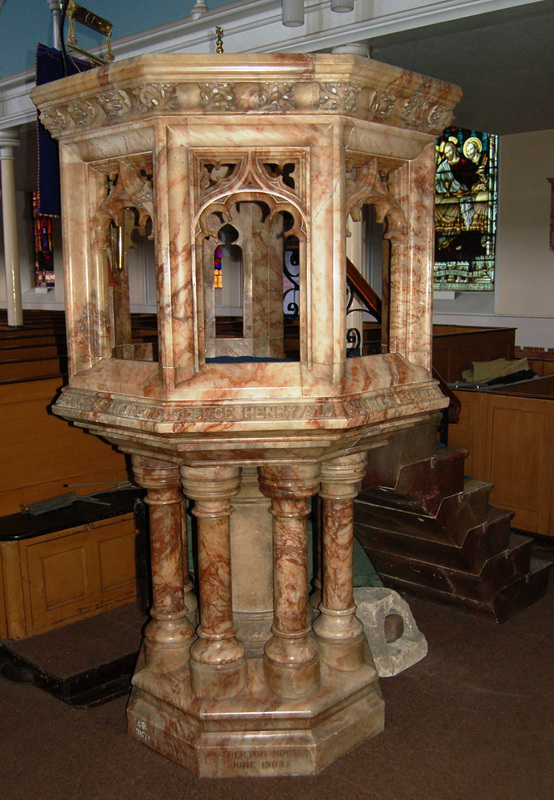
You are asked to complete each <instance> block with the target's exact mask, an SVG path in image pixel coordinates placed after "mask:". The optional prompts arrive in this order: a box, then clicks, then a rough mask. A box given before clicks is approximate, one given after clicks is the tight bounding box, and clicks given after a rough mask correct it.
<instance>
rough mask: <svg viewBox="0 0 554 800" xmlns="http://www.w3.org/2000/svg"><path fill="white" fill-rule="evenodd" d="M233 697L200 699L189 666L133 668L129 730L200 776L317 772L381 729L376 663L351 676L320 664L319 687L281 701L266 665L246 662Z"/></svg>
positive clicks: (255, 660) (253, 660)
mask: <svg viewBox="0 0 554 800" xmlns="http://www.w3.org/2000/svg"><path fill="white" fill-rule="evenodd" d="M247 663H248V678H247V685H246V687H245V688H244V690H243V691H242V692H241V693H240V695H238V696H237V697H233V698H229V699H227V700H217V701H216V700H211V701H210V700H201V699H198V698H195V697H194V696H193V694H192V692H191V688H190V676H189V672H188V670H187V669H181V670H176V671H175V672H173V673H171V674H166V675H159V674H158V675H157V674H154V673H152V672H150V671H149V670H148V669H146V668H145V667H142V668H141V667H140V666H139V668H138V671H137V672H136V673H135V677H134V679H133V684H134V688H133V692H132V694H131V699H130V701H129V706H128V709H127V719H128V726H129V733H130V734H131V736H133V737H134V738H136V739H139V740H140V741H142V742H143V743H144V744H146V745H148V746H149V747H151V748H152V749H153V750H155V751H157V752H158V753H161V754H162V755H163V756H165V757H166V758H170V759H171V760H173V761H176V762H177V763H179V764H181V765H182V766H183V767H185V768H186V769H188V770H190V771H191V772H193V773H194V774H196V775H197V776H198V777H203V778H230V777H238V776H286V775H289V776H290V775H315V774H316V773H318V772H320V771H321V770H322V769H324V768H325V767H327V766H328V765H329V764H331V763H332V762H333V761H335V760H336V759H337V758H340V757H341V756H343V755H345V754H346V753H347V752H349V751H350V750H351V749H352V748H353V747H355V746H356V745H358V744H359V743H360V742H362V741H364V740H365V739H369V738H370V737H372V736H375V735H377V734H378V733H381V732H382V730H383V728H384V702H383V699H382V696H381V692H380V689H379V683H378V679H377V674H376V671H375V668H374V667H373V661H372V658H371V655H370V653H369V648H367V651H366V663H365V664H364V666H362V667H361V668H360V669H358V670H356V671H355V672H341V671H338V670H335V669H332V668H331V667H328V666H326V665H325V664H322V665H321V687H320V690H319V691H318V693H317V694H314V695H311V696H310V697H308V698H303V699H302V700H298V699H296V700H283V699H280V698H278V697H276V695H274V694H273V693H272V692H271V691H270V690H269V689H268V688H267V686H266V684H265V681H264V676H263V660H262V659H261V658H248V659H247Z"/></svg>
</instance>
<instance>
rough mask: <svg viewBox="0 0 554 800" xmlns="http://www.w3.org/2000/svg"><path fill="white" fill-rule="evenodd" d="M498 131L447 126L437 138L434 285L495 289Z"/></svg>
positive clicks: (482, 289)
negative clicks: (481, 130)
mask: <svg viewBox="0 0 554 800" xmlns="http://www.w3.org/2000/svg"><path fill="white" fill-rule="evenodd" d="M497 152H498V137H497V136H496V135H495V134H491V133H481V132H478V131H473V130H469V129H465V128H447V129H446V130H445V131H444V132H443V134H442V136H441V137H440V138H439V139H438V140H437V147H436V157H437V168H436V180H435V279H434V288H435V290H445V289H446V290H454V291H457V292H460V291H461V292H468V291H474V292H475V291H478V292H486V291H492V290H493V289H494V259H495V239H496V207H497V169H498V167H497Z"/></svg>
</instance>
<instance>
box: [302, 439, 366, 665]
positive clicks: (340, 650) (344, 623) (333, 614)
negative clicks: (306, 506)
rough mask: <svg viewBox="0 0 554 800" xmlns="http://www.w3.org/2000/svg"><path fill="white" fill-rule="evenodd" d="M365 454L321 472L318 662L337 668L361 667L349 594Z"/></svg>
mask: <svg viewBox="0 0 554 800" xmlns="http://www.w3.org/2000/svg"><path fill="white" fill-rule="evenodd" d="M365 465H366V454H365V453H357V454H355V455H351V456H343V457H341V458H338V459H335V460H334V461H331V462H328V463H325V464H324V465H323V467H322V470H321V491H320V495H321V497H322V498H323V587H322V600H321V604H320V607H319V610H320V612H321V613H320V615H319V617H318V618H317V619H316V620H315V622H314V626H313V628H314V633H315V634H316V636H317V641H318V644H319V649H320V652H321V657H322V659H323V660H324V661H325V662H326V663H327V664H329V665H330V666H332V667H335V669H342V670H355V669H358V668H359V667H361V666H362V665H363V663H364V638H365V637H364V632H363V625H362V623H361V622H360V620H359V619H358V618H357V616H356V606H355V604H354V594H353V568H354V564H353V562H354V498H355V497H356V495H357V494H358V486H357V484H358V482H359V481H360V480H361V479H362V478H363V476H364V473H365Z"/></svg>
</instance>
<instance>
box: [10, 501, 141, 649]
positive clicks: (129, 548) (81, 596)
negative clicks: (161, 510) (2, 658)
mask: <svg viewBox="0 0 554 800" xmlns="http://www.w3.org/2000/svg"><path fill="white" fill-rule="evenodd" d="M135 596H136V580H135V525H134V516H133V514H132V513H131V514H124V515H122V516H118V517H115V518H113V517H112V518H111V519H106V520H101V521H99V522H94V523H89V524H86V525H80V526H78V527H74V528H69V529H66V530H60V531H55V532H52V533H48V534H45V535H42V536H34V537H31V538H26V539H20V540H18V541H1V542H0V638H9V639H23V638H26V637H28V636H33V635H35V634H38V633H44V632H45V631H48V630H51V629H52V628H56V627H59V626H60V625H64V624H67V623H70V622H75V621H76V620H78V619H85V618H86V617H91V616H94V615H95V614H99V613H101V612H103V611H108V610H109V609H111V608H116V607H117V606H120V605H123V604H124V603H127V602H130V601H132V600H133V598H134V597H135Z"/></svg>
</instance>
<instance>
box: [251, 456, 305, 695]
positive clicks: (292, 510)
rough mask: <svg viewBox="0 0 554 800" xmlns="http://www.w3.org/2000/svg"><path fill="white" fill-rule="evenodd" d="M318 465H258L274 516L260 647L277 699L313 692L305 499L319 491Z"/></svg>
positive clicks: (268, 681) (269, 683)
mask: <svg viewBox="0 0 554 800" xmlns="http://www.w3.org/2000/svg"><path fill="white" fill-rule="evenodd" d="M318 478H319V467H318V466H313V465H301V466H298V467H292V466H290V465H289V466H283V467H261V468H260V488H261V490H262V492H263V493H264V494H265V495H267V496H268V497H270V498H271V514H272V516H273V607H274V623H273V628H272V633H273V635H272V637H271V639H269V640H268V642H267V643H266V646H265V651H264V672H265V677H266V681H267V684H268V686H269V687H270V689H271V690H272V691H273V692H275V694H277V695H279V696H280V697H303V696H306V695H310V694H313V693H314V692H315V691H317V689H318V687H319V681H320V669H319V653H318V649H317V644H316V643H315V641H314V639H313V636H312V635H311V630H310V628H309V625H308V619H309V617H308V544H307V542H308V516H309V513H310V509H309V505H308V499H309V498H310V497H311V496H312V495H313V494H314V493H315V492H316V491H317V488H318V485H319V480H318Z"/></svg>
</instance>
